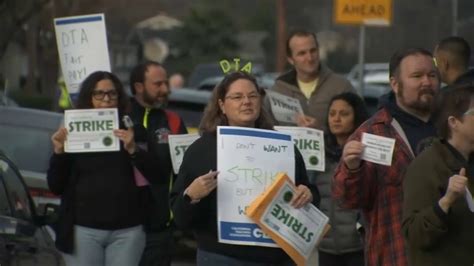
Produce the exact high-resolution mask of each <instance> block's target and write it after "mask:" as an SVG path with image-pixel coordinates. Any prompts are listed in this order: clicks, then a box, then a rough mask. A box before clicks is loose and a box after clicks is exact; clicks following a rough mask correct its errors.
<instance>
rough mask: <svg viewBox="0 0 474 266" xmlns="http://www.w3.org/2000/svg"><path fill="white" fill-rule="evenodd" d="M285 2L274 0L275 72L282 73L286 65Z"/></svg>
mask: <svg viewBox="0 0 474 266" xmlns="http://www.w3.org/2000/svg"><path fill="white" fill-rule="evenodd" d="M284 1H285V0H276V1H275V3H276V17H277V21H276V23H277V27H276V28H277V32H276V35H277V40H276V41H277V47H276V68H275V71H276V72H279V73H281V72H283V71H284V70H285V65H286V51H285V50H286V47H285V44H286V10H285V2H284Z"/></svg>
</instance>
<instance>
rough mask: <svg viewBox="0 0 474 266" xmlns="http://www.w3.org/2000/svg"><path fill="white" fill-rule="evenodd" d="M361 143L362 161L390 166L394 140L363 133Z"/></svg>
mask: <svg viewBox="0 0 474 266" xmlns="http://www.w3.org/2000/svg"><path fill="white" fill-rule="evenodd" d="M361 142H362V143H363V144H364V152H363V153H362V157H361V158H362V160H366V161H368V162H373V163H377V164H382V165H387V166H390V165H392V156H393V150H394V148H395V139H393V138H387V137H382V136H378V135H374V134H369V133H363V134H362V140H361Z"/></svg>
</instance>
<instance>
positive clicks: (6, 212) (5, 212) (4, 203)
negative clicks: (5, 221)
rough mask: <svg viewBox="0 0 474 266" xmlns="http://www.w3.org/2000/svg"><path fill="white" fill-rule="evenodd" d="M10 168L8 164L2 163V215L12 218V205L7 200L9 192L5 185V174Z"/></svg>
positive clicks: (0, 162) (0, 193) (0, 204)
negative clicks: (5, 170)
mask: <svg viewBox="0 0 474 266" xmlns="http://www.w3.org/2000/svg"><path fill="white" fill-rule="evenodd" d="M7 168H8V164H7V163H6V162H5V161H0V215H3V216H11V215H12V211H11V209H10V203H9V201H8V198H7V191H6V190H5V185H4V184H3V172H4V169H7Z"/></svg>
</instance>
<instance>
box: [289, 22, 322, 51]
mask: <svg viewBox="0 0 474 266" xmlns="http://www.w3.org/2000/svg"><path fill="white" fill-rule="evenodd" d="M296 36H297V37H310V36H312V37H313V38H314V42H315V43H316V46H318V47H319V43H318V38H316V34H314V32H310V31H307V30H301V29H298V30H293V31H291V32H290V34H289V35H288V38H287V39H286V56H288V57H291V55H292V51H291V48H290V41H291V39H293V37H296Z"/></svg>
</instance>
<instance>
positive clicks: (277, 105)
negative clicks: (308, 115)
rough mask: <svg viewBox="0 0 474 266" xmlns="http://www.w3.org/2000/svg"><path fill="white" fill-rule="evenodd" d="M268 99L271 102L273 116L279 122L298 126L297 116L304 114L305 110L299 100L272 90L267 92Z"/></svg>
mask: <svg viewBox="0 0 474 266" xmlns="http://www.w3.org/2000/svg"><path fill="white" fill-rule="evenodd" d="M267 97H268V99H269V100H270V106H271V109H272V113H273V116H274V117H275V119H276V120H277V121H278V122H283V123H292V124H296V119H295V116H296V114H303V108H302V107H301V103H300V101H299V100H298V99H295V98H292V97H288V96H286V95H283V94H281V93H278V92H275V91H271V90H268V91H267Z"/></svg>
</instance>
